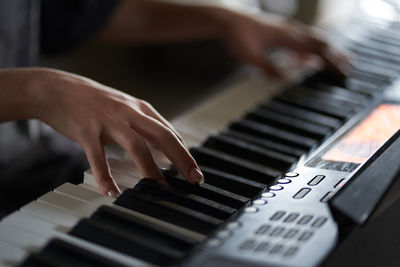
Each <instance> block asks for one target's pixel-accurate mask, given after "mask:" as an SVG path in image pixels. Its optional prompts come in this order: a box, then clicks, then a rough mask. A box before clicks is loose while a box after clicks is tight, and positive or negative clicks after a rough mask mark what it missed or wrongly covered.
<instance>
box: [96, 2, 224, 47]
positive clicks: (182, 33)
mask: <svg viewBox="0 0 400 267" xmlns="http://www.w3.org/2000/svg"><path fill="white" fill-rule="evenodd" d="M229 12H230V11H229V10H227V9H224V8H220V7H216V6H206V5H183V4H174V3H166V2H161V1H148V0H124V1H123V2H121V4H120V5H119V7H117V9H116V10H115V12H114V14H113V16H112V17H111V19H110V21H109V23H108V24H107V25H106V27H105V28H104V30H103V31H102V32H101V33H100V34H99V37H100V39H102V40H105V41H113V42H119V43H123V44H138V43H139V44H140V43H153V42H154V43H158V42H168V41H183V40H191V39H200V38H205V37H216V36H218V35H219V34H220V32H221V31H222V30H223V29H222V28H223V21H224V18H225V17H226V16H227V15H228V14H229Z"/></svg>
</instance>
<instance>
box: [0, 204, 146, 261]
mask: <svg viewBox="0 0 400 267" xmlns="http://www.w3.org/2000/svg"><path fill="white" fill-rule="evenodd" d="M32 203H37V204H41V205H42V206H47V207H48V208H49V210H46V209H45V208H43V207H42V208H41V209H36V210H35V211H36V213H35V216H37V217H34V216H33V215H29V214H28V215H27V214H24V213H20V214H23V216H16V217H13V218H12V219H7V221H6V220H5V221H4V223H3V224H0V225H8V226H10V227H12V228H15V229H18V230H16V231H19V232H21V236H25V235H26V236H27V239H25V240H22V241H21V242H20V243H19V244H21V245H24V246H23V248H25V249H26V250H27V251H37V250H38V249H39V248H40V247H42V246H43V244H44V243H43V242H44V241H43V240H49V239H51V238H53V237H57V238H61V239H62V240H66V241H68V242H69V243H71V244H74V245H76V246H79V247H81V248H85V249H87V250H90V251H92V252H94V253H97V254H98V255H102V256H104V257H107V258H110V259H113V260H115V261H117V262H122V263H124V264H125V265H128V266H132V265H133V266H147V265H148V263H147V262H144V261H141V260H139V259H135V258H132V257H130V258H127V257H125V256H123V255H122V254H119V253H116V252H113V251H110V250H108V249H105V248H102V247H99V246H97V245H94V244H90V243H88V242H86V241H83V240H78V239H76V238H74V237H72V236H69V235H66V234H65V232H66V231H69V229H71V227H72V226H73V225H72V226H71V227H68V226H60V225H63V224H67V225H70V223H65V222H62V223H61V224H57V222H56V223H52V222H50V221H48V217H47V216H46V214H52V215H53V216H56V217H58V218H59V219H60V220H62V219H63V218H67V217H65V216H63V214H69V213H67V211H64V210H61V209H58V211H57V208H55V207H53V206H48V205H46V204H44V203H39V202H36V201H35V202H32ZM32 203H30V204H28V205H27V206H29V205H31V204H32ZM43 211H45V212H43ZM54 211H56V212H55V213H53V212H54ZM76 221H78V219H76ZM74 225H75V223H74ZM0 232H1V231H0ZM10 233H11V234H12V235H13V234H14V233H13V232H10ZM31 236H34V238H30V237H31ZM13 238H14V237H13ZM38 238H39V240H38ZM0 239H1V238H0ZM21 239H23V238H21Z"/></svg>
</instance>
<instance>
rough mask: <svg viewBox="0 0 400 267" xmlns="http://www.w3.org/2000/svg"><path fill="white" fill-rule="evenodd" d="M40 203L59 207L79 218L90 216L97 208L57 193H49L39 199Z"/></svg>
mask: <svg viewBox="0 0 400 267" xmlns="http://www.w3.org/2000/svg"><path fill="white" fill-rule="evenodd" d="M38 202H43V203H47V204H49V205H52V206H55V207H58V208H60V209H63V210H66V211H68V212H71V213H72V214H75V215H77V216H90V214H92V213H93V212H94V211H95V210H96V207H95V206H93V205H89V204H87V203H85V202H82V201H80V200H77V199H74V198H71V197H69V196H67V195H62V194H57V193H55V192H49V193H47V194H45V195H43V196H41V197H40V198H39V199H38Z"/></svg>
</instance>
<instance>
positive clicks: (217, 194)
mask: <svg viewBox="0 0 400 267" xmlns="http://www.w3.org/2000/svg"><path fill="white" fill-rule="evenodd" d="M201 170H202V172H203V174H204V176H205V183H203V184H189V183H188V182H187V181H186V180H185V179H184V178H183V177H181V176H180V175H178V174H177V172H176V171H174V170H169V171H165V172H164V176H165V178H166V179H167V181H168V184H169V185H171V186H173V187H176V188H179V189H181V190H184V191H186V192H190V193H192V194H195V195H199V196H202V197H204V198H207V199H210V200H214V201H216V202H219V203H222V204H224V205H227V206H229V207H232V208H235V209H240V208H241V207H243V206H244V205H245V204H246V203H247V202H249V201H250V199H249V198H248V197H246V196H243V195H240V194H235V193H232V192H231V191H228V190H224V189H223V187H222V188H219V187H216V186H214V185H212V184H210V183H208V177H209V175H208V173H207V169H206V168H205V167H201ZM211 181H212V179H211ZM247 181H248V182H249V183H251V182H253V181H249V180H247ZM253 183H256V182H253ZM232 191H233V190H232Z"/></svg>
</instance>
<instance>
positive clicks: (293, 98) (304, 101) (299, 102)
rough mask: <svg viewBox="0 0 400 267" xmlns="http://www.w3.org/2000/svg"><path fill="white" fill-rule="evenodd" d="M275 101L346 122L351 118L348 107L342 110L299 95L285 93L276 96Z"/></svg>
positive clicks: (327, 103) (330, 104)
mask: <svg viewBox="0 0 400 267" xmlns="http://www.w3.org/2000/svg"><path fill="white" fill-rule="evenodd" d="M276 100H278V101H281V102H284V103H288V104H291V105H295V106H298V107H302V108H306V109H309V110H313V111H316V112H319V113H322V114H325V115H328V116H331V117H335V118H337V119H340V120H347V119H348V118H350V117H351V116H352V112H351V109H350V110H349V108H348V107H346V108H342V107H340V106H337V105H335V104H332V103H330V102H329V101H326V100H321V99H316V98H314V97H310V96H305V95H302V94H300V93H294V92H286V93H285V94H283V95H280V96H278V97H277V98H276Z"/></svg>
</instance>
